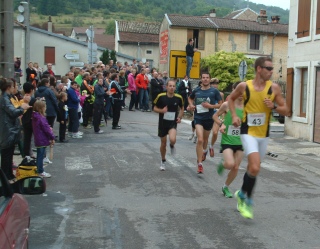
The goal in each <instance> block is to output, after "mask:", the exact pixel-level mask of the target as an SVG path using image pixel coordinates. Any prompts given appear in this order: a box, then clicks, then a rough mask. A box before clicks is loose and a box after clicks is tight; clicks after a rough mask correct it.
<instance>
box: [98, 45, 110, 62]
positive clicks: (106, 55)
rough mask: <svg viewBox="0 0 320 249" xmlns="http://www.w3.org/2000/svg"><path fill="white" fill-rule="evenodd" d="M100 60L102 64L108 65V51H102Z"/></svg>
mask: <svg viewBox="0 0 320 249" xmlns="http://www.w3.org/2000/svg"><path fill="white" fill-rule="evenodd" d="M100 60H101V61H102V62H103V64H105V65H107V64H109V60H110V56H109V50H108V49H106V50H104V51H103V53H102V55H101V57H100Z"/></svg>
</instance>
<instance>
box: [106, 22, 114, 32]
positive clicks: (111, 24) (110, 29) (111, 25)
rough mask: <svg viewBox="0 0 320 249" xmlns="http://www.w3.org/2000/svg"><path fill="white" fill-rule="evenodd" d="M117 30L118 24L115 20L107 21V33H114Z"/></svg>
mask: <svg viewBox="0 0 320 249" xmlns="http://www.w3.org/2000/svg"><path fill="white" fill-rule="evenodd" d="M115 31H116V24H115V21H114V20H110V21H108V23H107V27H106V34H108V35H114V33H115Z"/></svg>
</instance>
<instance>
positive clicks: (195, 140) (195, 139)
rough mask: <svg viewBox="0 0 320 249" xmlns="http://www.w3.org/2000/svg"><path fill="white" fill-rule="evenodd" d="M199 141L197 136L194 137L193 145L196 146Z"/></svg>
mask: <svg viewBox="0 0 320 249" xmlns="http://www.w3.org/2000/svg"><path fill="white" fill-rule="evenodd" d="M197 140H198V139H197V136H196V135H195V136H194V137H193V143H195V144H196V143H197Z"/></svg>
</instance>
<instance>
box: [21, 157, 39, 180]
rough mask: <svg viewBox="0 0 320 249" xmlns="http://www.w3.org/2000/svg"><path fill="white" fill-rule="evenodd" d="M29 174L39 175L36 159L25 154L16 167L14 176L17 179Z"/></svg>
mask: <svg viewBox="0 0 320 249" xmlns="http://www.w3.org/2000/svg"><path fill="white" fill-rule="evenodd" d="M30 176H39V174H38V171H37V163H36V160H34V159H32V158H31V157H29V156H26V157H25V158H24V159H23V160H22V161H21V163H20V164H19V167H18V168H17V171H16V178H17V180H20V179H23V178H26V177H30Z"/></svg>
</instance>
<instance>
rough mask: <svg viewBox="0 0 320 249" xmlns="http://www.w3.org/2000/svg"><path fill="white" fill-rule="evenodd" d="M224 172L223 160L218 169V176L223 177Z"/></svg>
mask: <svg viewBox="0 0 320 249" xmlns="http://www.w3.org/2000/svg"><path fill="white" fill-rule="evenodd" d="M223 171H224V166H223V160H221V161H220V163H219V164H218V167H217V172H218V175H220V176H221V175H222V173H223Z"/></svg>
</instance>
